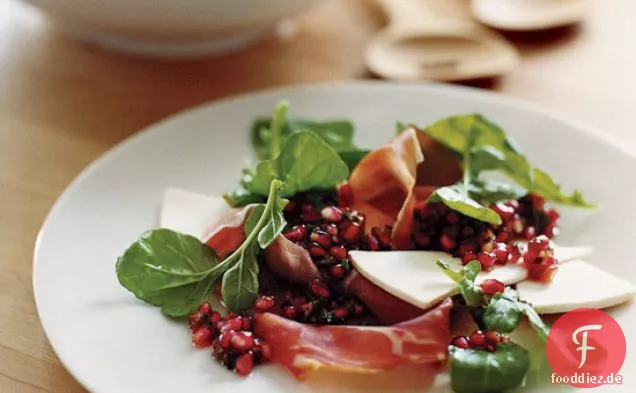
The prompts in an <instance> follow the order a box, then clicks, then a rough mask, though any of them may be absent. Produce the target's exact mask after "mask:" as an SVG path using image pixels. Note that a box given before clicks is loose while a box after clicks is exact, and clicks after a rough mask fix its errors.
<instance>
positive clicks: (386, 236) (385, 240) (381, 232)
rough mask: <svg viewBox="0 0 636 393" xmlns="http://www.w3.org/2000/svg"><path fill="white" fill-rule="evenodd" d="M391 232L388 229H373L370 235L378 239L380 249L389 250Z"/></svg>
mask: <svg viewBox="0 0 636 393" xmlns="http://www.w3.org/2000/svg"><path fill="white" fill-rule="evenodd" d="M391 232H392V229H391V228H390V227H384V228H378V227H374V228H372V229H371V233H372V234H373V236H375V237H377V238H378V241H379V242H380V246H381V247H382V248H391Z"/></svg>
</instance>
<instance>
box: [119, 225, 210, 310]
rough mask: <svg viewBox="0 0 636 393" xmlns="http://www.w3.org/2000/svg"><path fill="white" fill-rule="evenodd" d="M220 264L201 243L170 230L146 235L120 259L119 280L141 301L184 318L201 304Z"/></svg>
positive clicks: (160, 230) (151, 232)
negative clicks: (214, 270) (208, 274)
mask: <svg viewBox="0 0 636 393" xmlns="http://www.w3.org/2000/svg"><path fill="white" fill-rule="evenodd" d="M217 264H218V260H217V258H216V256H215V255H214V252H213V251H212V250H211V249H210V248H209V247H207V246H206V245H205V244H202V243H201V242H200V241H199V239H197V238H195V237H193V236H190V235H184V234H182V233H178V232H174V231H171V230H169V229H155V230H152V231H148V232H145V233H144V234H142V235H141V237H140V238H139V239H138V240H137V241H136V242H134V243H133V244H132V245H131V246H130V247H129V248H128V249H127V250H126V251H125V252H124V254H123V255H122V256H120V257H119V258H118V259H117V265H116V270H117V278H118V279H119V282H120V283H121V285H123V286H124V287H125V288H127V289H128V290H129V291H131V292H132V293H133V294H134V295H135V296H136V297H137V298H138V299H140V300H143V301H145V302H147V303H150V304H152V305H153V306H157V307H161V310H162V311H163V313H164V314H166V315H170V316H179V315H184V314H187V313H188V312H190V311H191V310H193V309H194V308H196V307H197V306H198V305H199V304H201V303H202V302H203V301H204V300H205V298H206V297H207V296H208V294H209V292H210V288H211V286H212V283H213V279H212V278H211V277H209V276H207V272H208V271H209V270H210V269H212V268H213V267H214V266H216V265H217Z"/></svg>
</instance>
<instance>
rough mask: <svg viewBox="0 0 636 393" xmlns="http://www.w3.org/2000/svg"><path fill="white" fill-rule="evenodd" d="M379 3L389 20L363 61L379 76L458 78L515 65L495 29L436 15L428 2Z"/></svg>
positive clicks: (514, 58)
mask: <svg viewBox="0 0 636 393" xmlns="http://www.w3.org/2000/svg"><path fill="white" fill-rule="evenodd" d="M378 1H379V3H380V5H381V6H382V7H383V8H384V9H385V11H386V12H387V14H388V16H389V19H390V23H389V25H388V26H387V27H386V28H385V29H384V30H382V31H381V32H379V33H378V34H377V35H376V36H375V37H374V38H373V40H372V42H371V43H369V45H368V46H367V49H366V63H367V66H368V67H369V69H370V70H371V71H372V72H374V73H375V74H377V75H379V76H382V77H385V78H389V79H395V80H400V81H414V80H436V81H458V80H467V79H478V78H486V77H494V76H499V75H503V74H506V73H508V72H510V71H511V70H512V69H514V67H515V66H516V65H517V62H518V55H517V52H516V50H515V49H514V47H512V45H510V44H509V43H508V42H507V41H505V40H504V39H503V38H501V37H500V36H499V35H498V34H497V33H495V32H492V31H490V30H488V29H486V28H483V27H481V26H480V25H478V24H476V23H471V22H467V21H459V20H455V19H451V18H449V17H445V16H441V15H439V13H438V12H436V11H435V9H434V8H432V7H431V4H430V3H429V2H430V1H431V0H378ZM443 1H447V0H443Z"/></svg>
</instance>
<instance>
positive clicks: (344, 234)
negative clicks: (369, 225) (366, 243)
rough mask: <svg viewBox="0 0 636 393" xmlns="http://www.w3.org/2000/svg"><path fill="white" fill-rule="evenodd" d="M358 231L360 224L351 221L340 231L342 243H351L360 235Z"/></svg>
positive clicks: (359, 230)
mask: <svg viewBox="0 0 636 393" xmlns="http://www.w3.org/2000/svg"><path fill="white" fill-rule="evenodd" d="M360 232H361V228H360V225H359V224H356V223H352V224H351V225H349V226H347V227H346V228H345V229H343V230H342V231H341V233H340V238H341V239H342V241H343V243H353V242H355V241H356V240H357V239H358V237H359V236H360Z"/></svg>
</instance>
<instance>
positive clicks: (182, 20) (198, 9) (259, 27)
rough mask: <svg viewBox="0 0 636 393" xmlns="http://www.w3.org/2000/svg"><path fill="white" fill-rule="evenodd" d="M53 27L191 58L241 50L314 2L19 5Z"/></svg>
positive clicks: (38, 1) (86, 0)
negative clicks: (51, 22) (34, 11)
mask: <svg viewBox="0 0 636 393" xmlns="http://www.w3.org/2000/svg"><path fill="white" fill-rule="evenodd" d="M24 1H26V2H28V3H31V4H33V5H35V6H37V7H39V8H41V9H42V10H43V11H44V12H45V13H46V14H47V15H48V16H49V17H50V18H51V19H52V20H54V21H55V22H56V24H57V25H58V27H61V28H62V29H63V30H64V31H67V32H70V33H71V34H73V35H74V36H75V37H77V38H79V39H81V40H83V41H88V42H91V43H95V44H98V45H101V46H104V47H108V48H112V49H116V50H120V51H124V52H130V53H135V54H141V55H147V56H160V57H193V56H201V55H210V54H222V53H228V52H232V51H235V50H239V49H242V48H244V47H246V46H247V45H249V44H251V43H254V42H256V41H257V40H258V39H259V38H262V37H264V36H266V35H267V34H268V33H269V32H271V31H272V30H273V27H274V26H275V25H276V24H277V22H279V21H281V20H282V19H284V18H285V17H289V16H292V15H294V14H296V13H298V12H300V11H302V10H303V9H305V8H307V7H309V6H310V5H311V4H312V3H314V2H315V1H316V0H267V1H264V0H256V1H255V0H108V1H104V0H24Z"/></svg>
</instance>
